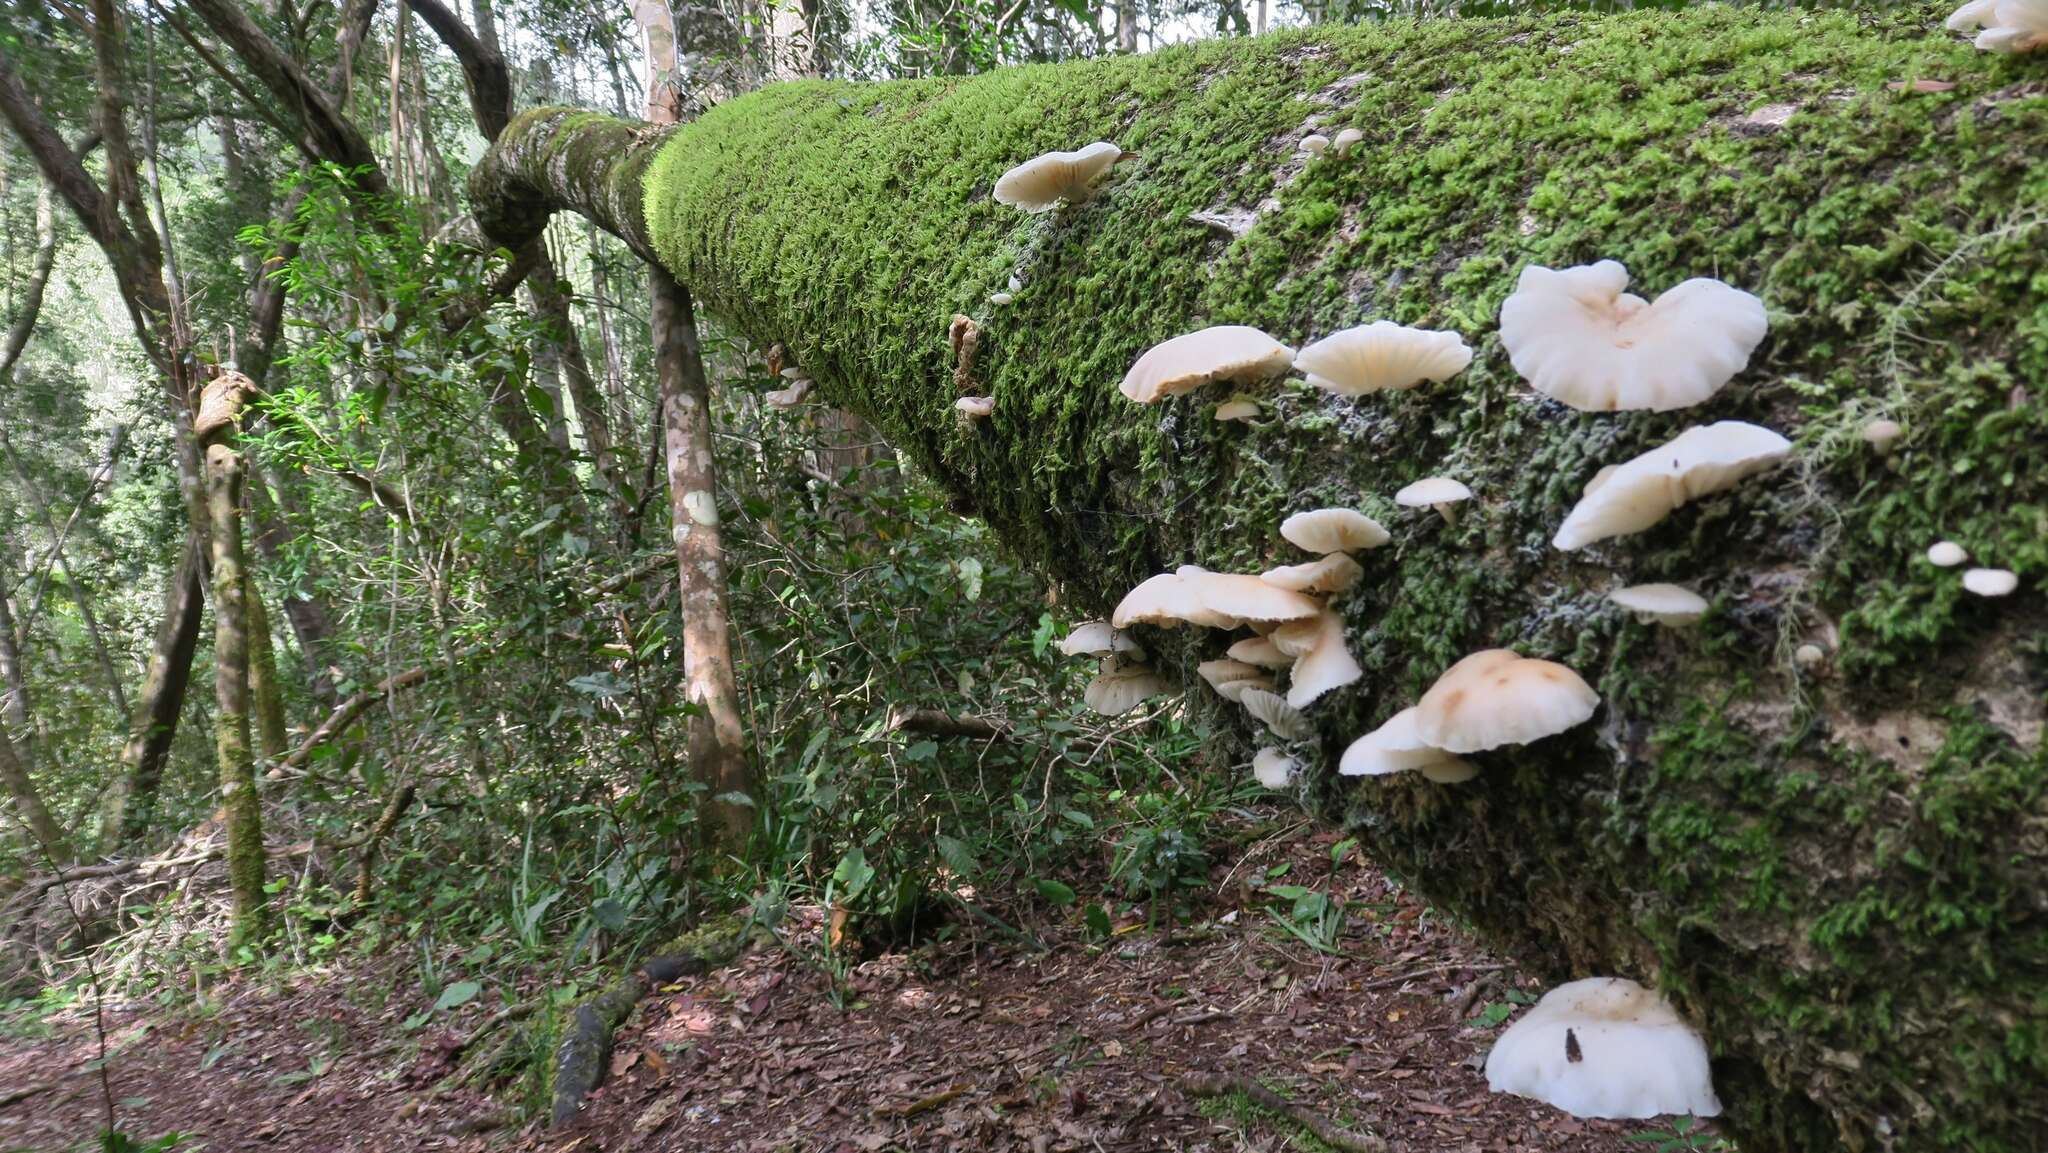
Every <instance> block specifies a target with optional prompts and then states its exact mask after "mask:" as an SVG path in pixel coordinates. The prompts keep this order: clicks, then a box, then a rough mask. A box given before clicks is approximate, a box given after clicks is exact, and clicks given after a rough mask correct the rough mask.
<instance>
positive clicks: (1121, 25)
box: [1116, 0, 1266, 52]
mask: <svg viewBox="0 0 2048 1153" xmlns="http://www.w3.org/2000/svg"><path fill="white" fill-rule="evenodd" d="M1140 2H1141V0H1116V46H1117V50H1118V51H1120V52H1136V51H1137V50H1138V5H1139V3H1140ZM1265 10H1266V6H1265V0H1260V2H1259V11H1260V12H1264V11H1265Z"/></svg>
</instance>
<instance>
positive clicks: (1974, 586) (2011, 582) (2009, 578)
mask: <svg viewBox="0 0 2048 1153" xmlns="http://www.w3.org/2000/svg"><path fill="white" fill-rule="evenodd" d="M1963 587H1964V588H1966V589H1968V590H1970V591H1971V592H1973V593H1976V594H1977V595H1978V596H1980V597H2002V596H2006V595H2009V594H2010V593H2011V592H2012V590H2014V589H2016V588H2018V587H2020V578H2019V575H2018V574H2017V573H2014V572H2012V571H2010V570H2008V569H2002V568H1973V569H1970V570H1968V571H1967V572H1965V573H1963Z"/></svg>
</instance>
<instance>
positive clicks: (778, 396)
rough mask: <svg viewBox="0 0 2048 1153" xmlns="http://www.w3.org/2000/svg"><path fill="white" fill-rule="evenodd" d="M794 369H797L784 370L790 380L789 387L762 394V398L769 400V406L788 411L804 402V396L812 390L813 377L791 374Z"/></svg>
mask: <svg viewBox="0 0 2048 1153" xmlns="http://www.w3.org/2000/svg"><path fill="white" fill-rule="evenodd" d="M793 371H795V370H794V369H787V368H785V369H783V370H782V375H783V377H784V378H785V379H787V380H788V381H789V382H790V383H789V385H788V386H787V387H785V388H778V389H775V390H773V391H770V392H764V393H762V394H761V399H762V400H765V401H767V402H768V407H770V408H773V409H776V410H778V411H781V412H787V411H789V410H790V409H792V408H795V407H796V406H797V405H799V404H802V403H803V400H804V397H805V396H807V395H809V393H810V391H811V378H810V377H808V376H803V375H801V374H799V375H797V376H790V375H789V374H790V373H791V372H793Z"/></svg>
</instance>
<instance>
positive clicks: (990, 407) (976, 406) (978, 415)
mask: <svg viewBox="0 0 2048 1153" xmlns="http://www.w3.org/2000/svg"><path fill="white" fill-rule="evenodd" d="M995 410H996V398H995V397H992V396H963V397H961V398H960V399H959V400H956V401H954V402H953V411H954V412H957V413H959V414H960V419H961V421H962V422H963V423H966V424H973V423H974V422H975V421H978V420H987V419H988V418H989V414H990V413H993V412H994V411H995Z"/></svg>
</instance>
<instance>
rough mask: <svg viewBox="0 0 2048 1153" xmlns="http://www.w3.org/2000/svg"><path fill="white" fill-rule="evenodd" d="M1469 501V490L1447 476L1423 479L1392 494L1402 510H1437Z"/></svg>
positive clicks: (1470, 496) (1470, 495)
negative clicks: (1444, 506) (1462, 501)
mask: <svg viewBox="0 0 2048 1153" xmlns="http://www.w3.org/2000/svg"><path fill="white" fill-rule="evenodd" d="M1471 499H1472V490H1471V489H1469V488H1466V487H1465V486H1464V485H1463V484H1461V483H1459V482H1458V481H1455V480H1452V479H1451V478H1450V477H1447V476H1428V477H1424V478H1422V479H1421V480H1418V481H1416V482H1415V483H1414V484H1411V485H1409V486H1407V487H1406V488H1403V489H1402V490H1401V491H1400V492H1397V493H1395V494H1394V503H1395V504H1398V505H1400V506H1401V507H1402V508H1438V507H1441V506H1443V505H1447V504H1456V503H1458V502H1459V501H1461V500H1471Z"/></svg>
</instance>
